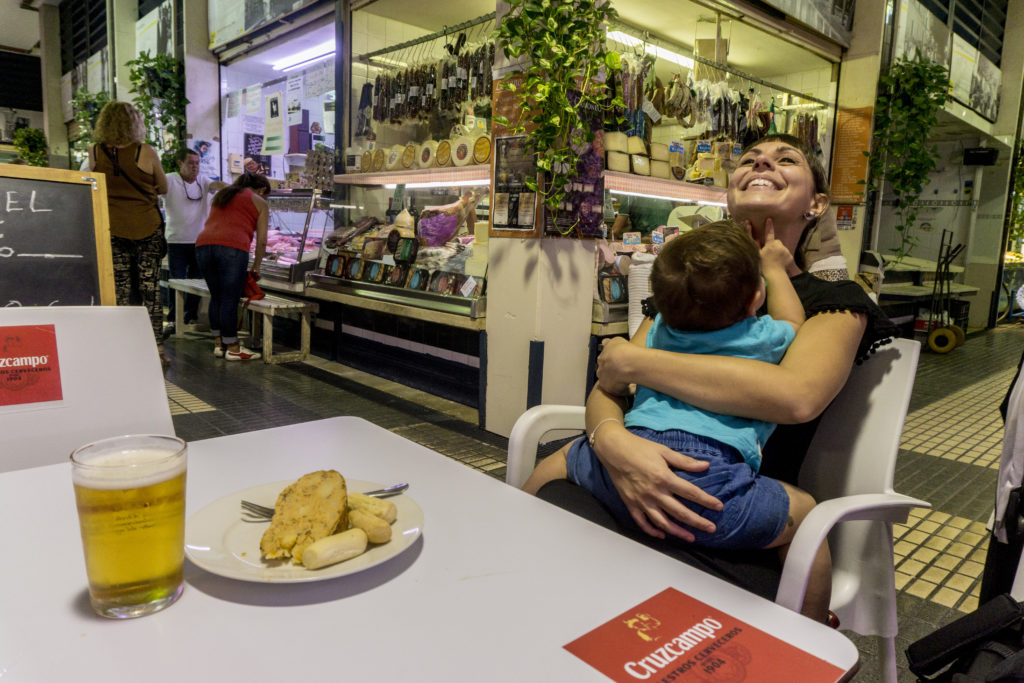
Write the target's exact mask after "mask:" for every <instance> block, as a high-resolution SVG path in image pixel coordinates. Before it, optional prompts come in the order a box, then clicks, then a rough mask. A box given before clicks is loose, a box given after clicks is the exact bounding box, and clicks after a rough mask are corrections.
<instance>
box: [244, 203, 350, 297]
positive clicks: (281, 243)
mask: <svg viewBox="0 0 1024 683" xmlns="http://www.w3.org/2000/svg"><path fill="white" fill-rule="evenodd" d="M267 205H268V207H269V209H270V216H269V225H268V230H267V252H266V255H265V256H264V258H263V263H262V264H261V266H260V273H261V274H262V276H263V277H266V278H269V279H270V280H276V281H280V282H287V283H302V282H303V278H304V276H305V274H306V273H307V272H309V271H311V270H313V269H314V268H315V267H316V265H317V260H318V259H319V257H320V246H321V244H322V242H323V239H324V237H325V236H326V235H327V234H329V233H330V232H331V231H332V230H333V229H334V209H333V208H331V199H330V196H329V195H327V196H325V195H324V193H322V192H321V191H320V190H273V191H272V192H271V193H270V196H269V197H268V198H267Z"/></svg>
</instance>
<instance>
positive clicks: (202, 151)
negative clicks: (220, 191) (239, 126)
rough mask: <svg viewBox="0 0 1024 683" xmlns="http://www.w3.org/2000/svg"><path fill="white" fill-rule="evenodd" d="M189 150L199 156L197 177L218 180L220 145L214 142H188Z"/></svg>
mask: <svg viewBox="0 0 1024 683" xmlns="http://www.w3.org/2000/svg"><path fill="white" fill-rule="evenodd" d="M188 147H189V149H192V150H195V152H196V154H198V155H199V175H201V176H205V177H207V178H209V179H210V180H220V143H219V142H217V141H216V140H192V139H189V140H188Z"/></svg>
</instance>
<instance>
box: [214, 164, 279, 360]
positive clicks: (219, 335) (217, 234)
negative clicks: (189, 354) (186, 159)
mask: <svg viewBox="0 0 1024 683" xmlns="http://www.w3.org/2000/svg"><path fill="white" fill-rule="evenodd" d="M269 194H270V182H269V181H268V180H267V179H266V177H265V176H262V175H259V174H255V173H244V174H242V175H241V176H239V177H238V179H237V180H236V181H235V182H234V183H232V184H231V185H229V186H227V187H225V188H224V189H222V190H221V191H220V192H218V193H217V194H215V195H214V196H213V202H212V204H211V208H210V217H209V218H207V219H206V225H205V227H203V231H202V232H200V233H199V237H197V238H196V261H198V263H199V269H200V270H201V271H202V273H203V277H204V278H205V279H206V285H207V287H209V288H210V331H211V332H212V333H213V335H214V336H215V337H216V344H215V345H214V347H213V355H214V356H216V357H218V358H225V359H227V360H232V361H235V360H255V359H257V358H259V357H260V354H259V353H256V352H255V351H250V350H249V349H247V348H245V347H244V346H242V345H241V344H240V343H239V341H238V300H239V299H240V298H241V297H242V292H243V291H244V290H245V274H246V270H247V269H248V266H249V246H250V245H251V244H252V238H253V236H254V235H255V236H256V254H255V260H254V261H253V265H252V269H251V270H252V273H253V275H255V276H256V278H257V279H259V276H260V263H262V262H263V255H264V253H266V250H267V202H266V197H267V195H269Z"/></svg>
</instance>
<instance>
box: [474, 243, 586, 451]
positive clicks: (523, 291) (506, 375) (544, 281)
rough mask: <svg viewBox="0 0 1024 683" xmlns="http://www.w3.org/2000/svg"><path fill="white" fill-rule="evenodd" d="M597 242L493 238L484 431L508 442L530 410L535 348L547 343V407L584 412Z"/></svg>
mask: <svg viewBox="0 0 1024 683" xmlns="http://www.w3.org/2000/svg"><path fill="white" fill-rule="evenodd" d="M594 248H595V242H594V241H593V240H575V239H520V238H507V237H506V238H499V237H492V238H491V239H490V246H489V265H488V281H487V406H486V411H487V416H486V424H485V428H486V429H487V430H488V431H490V432H495V433H497V434H501V435H503V436H508V434H509V432H511V430H512V425H513V423H515V421H516V418H518V417H519V416H520V415H521V414H522V413H523V412H524V411H525V410H526V409H527V405H526V401H527V389H528V382H529V374H530V367H529V365H530V362H529V361H530V342H532V341H541V342H544V367H543V374H542V382H543V390H542V394H541V401H542V403H563V404H572V405H583V403H584V401H585V400H586V395H585V392H586V383H587V377H586V372H587V359H588V351H589V344H590V323H591V318H592V317H593V316H592V306H593V298H594V295H593V292H594Z"/></svg>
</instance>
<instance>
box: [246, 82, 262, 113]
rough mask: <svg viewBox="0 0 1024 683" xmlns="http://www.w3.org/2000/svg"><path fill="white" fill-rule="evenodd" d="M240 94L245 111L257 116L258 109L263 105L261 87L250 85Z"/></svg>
mask: <svg viewBox="0 0 1024 683" xmlns="http://www.w3.org/2000/svg"><path fill="white" fill-rule="evenodd" d="M242 96H243V98H244V100H245V113H246V114H250V115H253V116H259V114H260V109H261V108H262V107H263V100H262V99H261V98H262V88H261V87H260V86H258V85H250V86H249V87H248V88H246V89H245V90H243V91H242Z"/></svg>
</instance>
